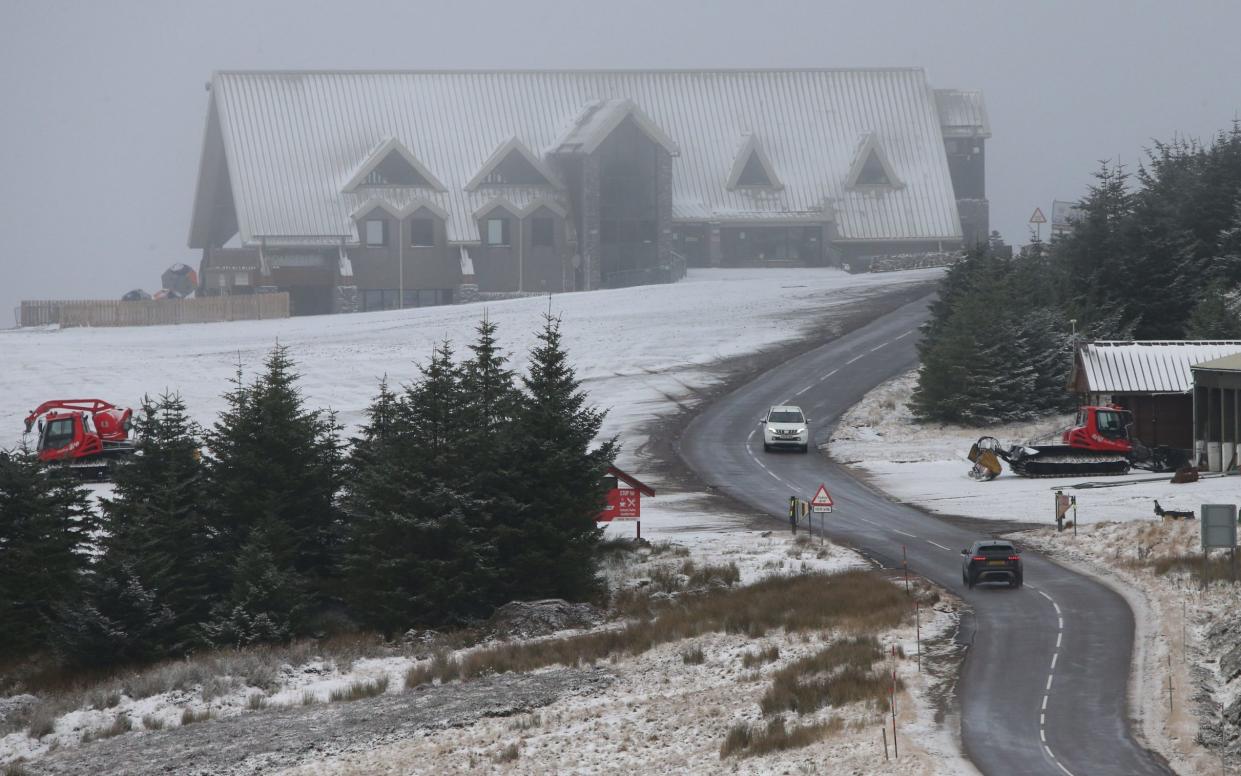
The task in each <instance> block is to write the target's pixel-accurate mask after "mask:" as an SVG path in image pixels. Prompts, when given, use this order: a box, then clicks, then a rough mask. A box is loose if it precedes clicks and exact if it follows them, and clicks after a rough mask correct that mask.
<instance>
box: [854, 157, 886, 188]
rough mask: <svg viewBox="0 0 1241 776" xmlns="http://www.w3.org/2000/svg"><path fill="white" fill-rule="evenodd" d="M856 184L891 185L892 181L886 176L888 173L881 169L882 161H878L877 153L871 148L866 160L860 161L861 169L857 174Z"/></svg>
mask: <svg viewBox="0 0 1241 776" xmlns="http://www.w3.org/2000/svg"><path fill="white" fill-rule="evenodd" d="M857 185H858V186H891V185H892V181H891V180H889V178H888V173H887V171H885V170H884V169H883V162H881V161H879V155H878V154H876V153H875V152H874V151H873V150H872V151H871V152H870V155H869V156H867V157H866V161H865V162H863V163H862V169H861V171H860V172H859V173H858V176H857Z"/></svg>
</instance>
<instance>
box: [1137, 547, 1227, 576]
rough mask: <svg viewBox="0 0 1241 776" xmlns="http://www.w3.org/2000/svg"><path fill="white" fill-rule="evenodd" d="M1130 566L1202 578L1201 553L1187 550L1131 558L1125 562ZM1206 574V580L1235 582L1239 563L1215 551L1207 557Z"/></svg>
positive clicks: (1155, 571) (1161, 572)
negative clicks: (1233, 562) (1232, 561)
mask: <svg viewBox="0 0 1241 776" xmlns="http://www.w3.org/2000/svg"><path fill="white" fill-rule="evenodd" d="M1126 565H1128V566H1130V567H1131V568H1139V569H1150V570H1151V571H1152V572H1154V573H1155V574H1156V575H1158V576H1161V577H1162V576H1167V575H1169V574H1186V575H1189V576H1192V577H1193V578H1194V579H1195V580H1201V579H1202V553H1201V552H1188V553H1177V554H1174V555H1159V556H1155V557H1147V558H1145V559H1143V560H1131V561H1128V562H1127V564H1126ZM1206 576H1207V581H1208V582H1229V583H1234V584H1235V583H1236V582H1237V581H1238V580H1241V564H1238V567H1237V568H1233V565H1232V564H1231V563H1230V562H1229V558H1228V556H1227V555H1224V554H1223V553H1218V552H1217V553H1215V554H1214V555H1211V556H1209V557H1208V559H1207V564H1206Z"/></svg>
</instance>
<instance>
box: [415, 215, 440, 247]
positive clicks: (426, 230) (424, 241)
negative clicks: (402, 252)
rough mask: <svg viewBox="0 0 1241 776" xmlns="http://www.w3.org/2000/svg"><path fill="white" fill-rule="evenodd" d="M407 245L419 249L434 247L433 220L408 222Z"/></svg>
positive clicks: (420, 219) (416, 219)
mask: <svg viewBox="0 0 1241 776" xmlns="http://www.w3.org/2000/svg"><path fill="white" fill-rule="evenodd" d="M409 244H410V245H414V246H419V247H424V248H426V247H432V246H434V245H435V220H434V219H431V218H415V219H413V220H412V221H410V222H409Z"/></svg>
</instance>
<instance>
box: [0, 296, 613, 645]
mask: <svg viewBox="0 0 1241 776" xmlns="http://www.w3.org/2000/svg"><path fill="white" fill-rule="evenodd" d="M477 334H478V336H477V340H476V341H475V342H474V344H472V345H471V346H470V349H469V351H470V352H469V355H468V356H467V357H465V358H464V359H463V360H461V361H460V362H459V363H458V361H457V360H456V359H455V357H454V353H453V351H452V348H451V346H450V345H449V343H447V342H445V343H443V344H441V345H440V346H439V347H437V348H436V349H435V351H434V353H433V354H432V356H431V359H430V361H429V362H428V363H427V364H426V365H425V366H423V367H421V368H420V374H419V376H418V379H416V380H415V381H414V382H413V383H412V384H410V385H408V386H405V387H403V388H401V389H399V390H394V389H392V388H391V387H390V386H389V385H388V384H387V383H386V382H385V383H383V384H381V385H380V386H379V389H378V395H377V396H376V397H375V400H374V401H373V402H372V404H371V406H370V408H369V409H368V411H367V422H366V424H365V426H364V427H363V429H362V431H361V434H360V435H359V436H358V437H357V438H356V439H353V440H351V441H352V444H351V445H348V446H346V445H345V444H344V443H343V442H342V441H341V439H340V426H339V425H338V424H337V422H336V418H335V416H334V415H333V414H332V413H330V412H325V411H321V410H310V409H307V408H306V406H305V402H304V400H303V397H302V395H301V392H300V390H299V388H298V386H297V381H298V375H297V373H296V370H295V367H294V364H293V362H292V360H291V359H290V356H289V353H288V351H287V349H286V348H284V347H281V346H277V347H276V348H275V349H274V350H273V351H272V352H271V353H270V354H269V355H268V357H267V359H266V361H265V364H264V370H263V372H262V374H261V375H259V377H258V378H257V379H256V380H254V381H253V382H249V383H247V382H246V381H244V380H243V376H242V374H241V373H240V369H239V370H238V374H237V376H236V378H235V379H234V381H233V387H232V390H230V391H229V392H228V393H227V394H226V395H225V400H226V407H225V410H224V411H223V412H222V413H221V414H220V416H219V418H218V419H217V420H216V422H215V423H214V424H213V426H212V427H211V428H210V429H205V430H204V429H200V428H199V427H197V426H196V425H195V424H194V423H193V422H192V421H191V420H190V418H189V416H188V413H187V411H186V407H185V405H184V403H183V402H182V400H181V399H180V397H179V396H177V395H175V394H165V395H163V396H160V397H159V398H157V399H154V400H152V399H146V400H144V401H143V404H142V407H141V410H140V411H139V413H137V417H136V422H135V439H136V445H137V452H136V454H135V455H133V456H131V457H130V458H129V459H128V460H127V461H126V462H124V463H123V464H121V465H119V466H117V467H116V469H115V472H114V474H115V488H114V490H113V493H112V495H111V496H110V497H108V498H104V499H101V502H100V505H99V508H98V509H95V508H92V506H91V505H90V503H89V502H88V500H87V496H86V493H85V491H84V490H83V489H82V488H80V487H79V486H78V484H77V483H76V482H75V481H73V480H71V479H69V478H68V476H67V474H66V472H65V470H63V469H61V468H59V467H55V466H49V465H47V464H44V463H41V462H40V461H39V460H38V459H37V457H36V456H35V455H34V454H33V453H32V452H30V451H28V450H17V451H11V452H0V656H22V655H27V654H30V653H32V652H37V651H39V650H41V649H44V648H46V647H47V646H49V645H50V646H51V647H52V648H54V650H55V651H56V652H57V653H58V654H59V655H60V656H61V657H62V658H63V659H64V660H66V661H67V662H70V663H73V664H77V665H91V666H108V665H114V664H118V663H125V662H133V661H145V660H151V659H155V658H160V657H164V656H170V655H183V654H186V653H188V652H191V651H193V650H196V649H201V648H208V647H222V646H241V645H246V644H252V643H256V642H275V641H283V640H286V639H289V638H292V637H295V636H301V635H309V634H314V633H320V632H324V631H326V630H331V629H338V628H350V627H357V626H362V627H367V628H373V629H377V630H381V631H383V632H385V633H388V634H394V633H398V632H400V631H402V630H404V629H407V628H410V627H415V626H419V627H427V626H441V625H446V624H452V623H459V622H464V621H469V620H472V619H475V618H479V617H483V616H486V615H487V614H488V613H489V612H490V611H491V610H492V609H494V608H495V607H496V606H497V605H499V604H501V603H504V602H506V601H509V600H514V599H529V598H541V597H552V596H555V597H563V598H569V599H574V600H582V599H584V598H587V597H590V596H591V595H593V594H594V593H595V592H596V587H597V585H598V582H597V578H596V566H595V548H596V545H597V543H598V540H599V535H600V531H599V529H598V528H597V527H596V524H595V515H596V514H597V513H598V512H599V510H600V509H601V507H602V501H603V493H602V489H601V484H600V483H601V480H602V476H603V474H604V473H605V471H606V469H607V467H608V466H609V465H611V463H612V461H613V459H614V458H615V455H616V444H615V441H614V440H605V441H603V442H602V443H599V444H597V443H596V440H595V437H596V436H597V435H598V433H599V430H600V427H601V425H602V421H603V413H601V412H599V411H597V410H595V409H593V408H591V407H590V406H589V405H588V404H587V400H586V396H585V394H584V392H583V391H582V390H581V387H580V383H579V381H578V380H577V378H576V376H575V373H574V370H573V368H572V366H571V365H570V363H569V362H568V359H567V356H566V354H565V352H564V350H563V346H562V342H561V334H560V322H559V320H558V319H555V318H552V317H550V316H549V317H548V318H547V320H546V322H545V325H544V328H543V330H542V331H541V332H539V334H538V343H537V346H536V347H535V348H534V349H533V351H532V352H531V354H530V366H529V369H528V371H527V374H525V375H522V376H520V377H519V376H518V375H517V374H515V372H514V371H513V370H511V369H510V368H509V367H508V365H507V360H506V358H505V356H504V355H503V354H502V353H501V352H500V351H499V348H498V346H497V343H496V337H495V335H496V326H495V324H494V323H492V322H490V321H488V320H483V321H482V323H480V325H479V327H478V330H477Z"/></svg>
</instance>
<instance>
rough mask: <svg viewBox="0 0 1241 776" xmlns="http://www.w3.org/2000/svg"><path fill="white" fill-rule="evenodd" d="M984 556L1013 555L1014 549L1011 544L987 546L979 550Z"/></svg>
mask: <svg viewBox="0 0 1241 776" xmlns="http://www.w3.org/2000/svg"><path fill="white" fill-rule="evenodd" d="M978 551H979V552H980V553H982V554H983V555H1012V554H1013V547H1012V545H1011V544H986V545H983V546H982V547H979V548H978Z"/></svg>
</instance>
